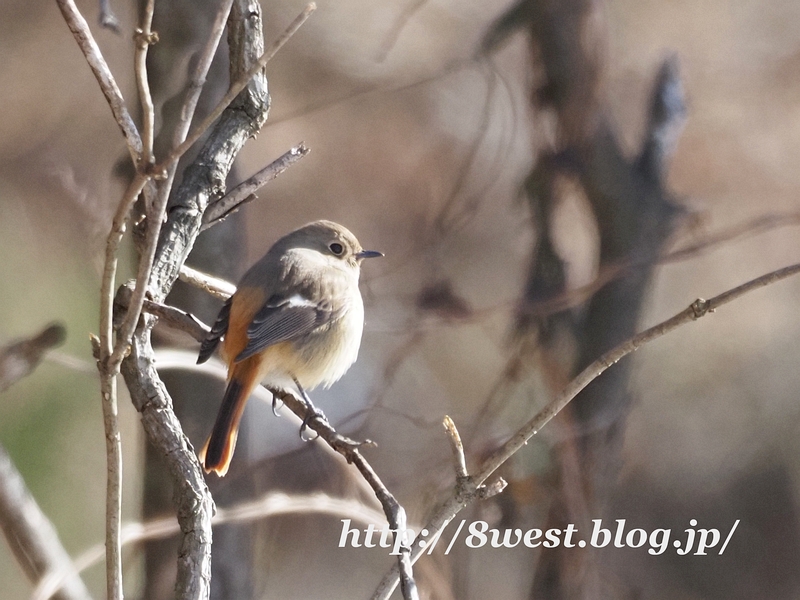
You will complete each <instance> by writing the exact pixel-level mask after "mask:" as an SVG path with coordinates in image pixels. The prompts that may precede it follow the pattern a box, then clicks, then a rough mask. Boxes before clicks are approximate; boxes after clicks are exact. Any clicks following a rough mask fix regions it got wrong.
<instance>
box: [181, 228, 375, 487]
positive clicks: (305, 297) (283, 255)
mask: <svg viewBox="0 0 800 600" xmlns="http://www.w3.org/2000/svg"><path fill="white" fill-rule="evenodd" d="M376 256H383V254H381V253H380V252H376V251H373V250H363V249H362V248H361V244H359V243H358V240H357V239H356V238H355V236H354V235H353V234H352V233H350V231H348V230H347V229H346V228H344V227H342V226H341V225H338V224H337V223H332V222H331V221H315V222H314V223H309V224H308V225H304V226H303V227H301V228H300V229H297V230H295V231H293V232H291V233H289V234H288V235H286V236H284V237H282V238H281V239H279V240H278V241H277V242H275V244H274V245H273V246H272V248H270V249H269V252H267V253H266V255H264V257H263V258H262V259H261V260H259V261H258V262H257V263H255V264H254V265H253V266H252V267H251V268H250V270H249V271H247V273H245V275H244V277H243V278H242V280H241V282H240V283H239V287H238V289H237V290H236V293H235V294H234V295H233V296H231V297H230V299H228V301H227V302H226V303H225V305H224V306H223V307H222V309H221V310H220V311H219V315H218V316H217V321H216V323H214V326H213V327H212V328H211V332H210V333H209V335H208V337H207V338H206V339H205V341H204V342H203V344H202V345H201V346H200V356H199V357H198V359H197V362H198V364H199V363H203V362H205V361H206V360H208V358H209V357H210V356H211V355H212V354H213V353H214V350H215V349H216V347H217V346H218V345H219V343H220V340H222V347H221V354H222V358H223V359H224V361H225V362H226V363H227V365H228V387H227V389H226V390H225V395H224V396H223V398H222V406H221V407H220V409H219V413H218V414H217V420H216V422H215V423H214V429H213V430H212V431H211V436H210V437H209V438H208V441H207V442H206V444H205V446H204V447H203V449H202V450H201V451H200V461H201V462H202V463H203V467H204V468H205V470H206V472H207V473H210V472H211V471H214V472H216V473H217V475H219V476H220V477H221V476H223V475H225V473H227V471H228V467H229V466H230V462H231V458H232V456H233V450H234V447H235V445H236V436H237V433H238V431H239V421H240V420H241V417H242V413H243V412H244V407H245V404H246V403H247V399H248V398H249V397H250V394H251V392H252V391H253V389H255V387H256V386H257V385H258V384H259V383H261V382H264V383H265V384H267V385H273V386H277V387H284V388H286V387H291V386H292V385H293V384H294V385H296V386H297V388H298V390H299V391H300V393H301V394H302V395H303V396H304V398H306V399H307V397H306V395H305V390H310V389H313V388H315V387H316V386H318V385H320V384H322V385H324V386H325V387H329V386H330V385H331V384H333V383H334V382H335V381H337V380H338V379H339V378H340V377H341V376H342V375H344V374H345V372H346V371H347V369H349V368H350V365H352V364H353V363H354V362H355V360H356V357H357V356H358V348H359V346H360V345H361V333H362V331H363V328H364V304H363V301H362V300H361V292H360V291H359V289H358V277H359V274H360V271H361V261H362V259H364V258H372V257H376Z"/></svg>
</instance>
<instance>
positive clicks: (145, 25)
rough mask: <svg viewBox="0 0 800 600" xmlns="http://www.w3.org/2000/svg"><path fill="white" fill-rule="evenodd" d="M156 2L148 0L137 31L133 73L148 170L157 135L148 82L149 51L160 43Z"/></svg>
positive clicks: (143, 165)
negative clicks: (154, 138) (151, 46)
mask: <svg viewBox="0 0 800 600" xmlns="http://www.w3.org/2000/svg"><path fill="white" fill-rule="evenodd" d="M154 10H155V0H147V2H146V3H145V7H144V15H142V25H141V27H139V28H138V29H137V30H136V35H134V37H133V39H134V40H135V41H136V50H135V52H134V59H133V67H134V68H133V71H134V74H135V76H136V87H137V89H138V90H139V103H140V104H141V106H142V121H143V122H144V125H143V132H142V158H141V161H140V163H141V166H142V167H143V168H145V169H147V168H148V167H149V166H150V164H151V163H152V162H153V136H154V135H155V133H154V129H155V120H156V115H155V109H154V108H153V97H152V96H151V95H150V84H149V82H148V81H147V50H148V48H150V45H151V44H155V43H156V42H158V34H157V33H154V32H153V31H152V30H151V27H152V25H153V11H154Z"/></svg>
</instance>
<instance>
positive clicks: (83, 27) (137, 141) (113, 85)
mask: <svg viewBox="0 0 800 600" xmlns="http://www.w3.org/2000/svg"><path fill="white" fill-rule="evenodd" d="M56 3H57V4H58V8H59V9H60V10H61V14H62V15H63V16H64V20H65V21H66V22H67V26H68V27H69V29H70V31H71V32H72V35H73V36H74V38H75V41H76V42H78V46H79V47H80V49H81V51H82V52H83V55H84V57H85V58H86V62H88V63H89V67H90V68H91V69H92V73H94V76H95V79H97V83H98V84H100V89H101V91H102V92H103V95H104V96H105V97H106V101H107V102H108V106H109V107H110V108H111V112H112V114H113V115H114V120H115V121H116V122H117V125H119V128H120V129H121V130H122V135H123V136H125V141H126V142H127V144H128V151H129V152H130V155H131V159H132V160H133V162H134V164H138V163H139V157H140V155H141V153H142V139H141V137H139V131H138V130H137V129H136V124H135V123H134V122H133V119H132V118H131V115H130V112H128V107H127V106H126V105H125V100H124V99H123V98H122V92H120V90H119V87H118V86H117V82H116V81H115V80H114V76H113V75H112V74H111V70H110V69H109V68H108V64H107V63H106V61H105V59H104V58H103V55H102V53H101V52H100V48H99V47H98V45H97V42H95V41H94V38H93V37H92V32H91V31H90V30H89V25H88V23H86V19H84V18H83V15H81V13H80V12H79V11H78V7H77V6H75V3H74V2H73V0H56Z"/></svg>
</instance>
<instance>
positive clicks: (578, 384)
mask: <svg viewBox="0 0 800 600" xmlns="http://www.w3.org/2000/svg"><path fill="white" fill-rule="evenodd" d="M798 273H800V263H797V264H794V265H790V266H788V267H784V268H782V269H778V270H776V271H772V272H770V273H767V274H766V275H762V276H761V277H757V278H756V279H753V280H751V281H748V282H747V283H744V284H742V285H740V286H737V287H735V288H732V289H730V290H728V291H726V292H723V293H722V294H719V295H717V296H714V297H713V298H711V299H710V300H703V299H697V300H695V301H694V302H692V304H691V305H689V307H688V308H686V309H684V310H682V311H681V312H679V313H678V314H676V315H675V316H673V317H671V318H669V319H667V320H666V321H662V322H661V323H659V324H657V325H654V326H653V327H650V328H649V329H646V330H644V331H642V332H641V333H639V334H637V335H635V336H633V337H632V338H630V339H628V340H626V341H625V342H622V343H621V344H619V345H618V346H616V347H615V348H613V349H611V350H609V351H608V352H606V353H605V354H603V355H602V356H601V357H600V358H598V359H597V360H596V361H594V362H593V363H592V364H590V365H589V366H588V367H586V368H585V369H584V370H583V371H581V373H580V374H579V375H578V376H577V377H575V378H574V379H573V380H572V381H571V382H570V383H569V384H568V385H567V386H566V387H565V388H564V389H563V390H562V391H561V393H560V394H559V395H558V396H557V397H556V398H554V399H553V400H552V401H551V402H550V403H549V404H548V405H547V406H545V407H544V408H543V409H542V410H541V411H539V413H537V414H536V415H535V416H534V417H533V418H532V419H531V420H530V421H528V422H527V423H526V424H525V425H523V426H522V428H520V429H519V431H517V432H516V433H515V434H514V435H513V436H512V437H511V438H510V439H509V440H508V441H507V442H506V443H505V444H503V445H502V446H501V447H500V448H499V449H498V450H497V451H496V452H495V453H494V454H493V455H492V456H490V457H489V458H488V459H486V460H485V461H484V462H483V464H482V465H481V467H480V469H479V471H478V473H477V474H476V475H473V476H472V477H470V478H469V479H468V480H466V481H465V482H464V483H463V484H462V485H459V484H457V485H456V490H455V491H454V493H453V494H452V495H451V497H450V498H449V499H448V500H446V501H445V502H444V503H443V504H442V505H441V506H440V507H439V508H438V509H437V510H436V511H435V513H434V516H433V517H432V518H431V519H430V521H429V522H428V524H427V525H426V526H425V529H426V530H427V531H428V535H426V536H422V535H420V536H418V537H417V539H416V540H415V542H414V547H413V549H412V554H411V560H412V562H416V560H417V559H418V558H419V557H420V556H421V555H422V552H423V550H424V547H423V545H422V544H421V542H423V541H425V542H427V541H428V540H430V539H431V538H432V537H433V536H436V535H439V534H440V532H441V530H442V529H444V528H445V527H446V526H447V524H448V523H449V522H450V521H451V520H452V519H453V518H454V517H455V516H456V515H457V514H458V513H459V512H460V511H461V510H462V509H463V508H465V507H466V506H467V505H468V504H469V503H470V502H471V501H472V500H474V499H475V498H476V497H479V495H480V490H481V489H482V488H481V485H482V484H483V483H484V482H485V481H486V479H488V478H489V477H490V476H491V475H492V473H494V472H495V471H496V470H497V469H498V468H499V467H500V466H501V465H502V464H503V463H504V462H506V461H507V460H508V459H509V458H510V457H511V456H513V455H514V454H515V453H516V452H517V451H518V450H519V449H520V448H522V447H523V446H524V445H525V444H526V443H527V442H528V440H529V439H530V438H531V437H533V436H534V435H536V434H537V433H538V432H539V431H540V430H541V429H542V427H544V426H545V425H546V424H547V423H548V422H549V421H550V420H551V419H552V418H553V417H555V416H556V415H557V414H558V413H559V412H561V410H562V409H563V408H564V407H565V406H566V405H567V404H569V402H570V401H571V400H572V399H573V398H575V396H577V395H578V393H580V391H581V390H583V389H584V388H585V387H586V386H587V385H589V383H591V382H592V381H593V380H594V379H596V378H597V377H599V376H600V375H601V374H602V373H603V372H604V371H605V370H606V369H608V368H609V367H611V366H612V365H614V364H615V363H617V362H618V361H619V360H620V359H622V358H623V357H625V356H627V355H628V354H630V353H632V352H634V351H636V350H638V349H639V348H641V347H642V346H643V345H645V344H647V343H649V342H651V341H653V340H655V339H657V338H659V337H661V336H663V335H665V334H667V333H669V332H671V331H673V330H675V329H677V328H678V327H681V326H683V325H686V324H687V323H690V322H692V321H696V320H697V319H699V318H701V317H704V316H705V315H707V314H708V313H712V312H714V311H715V310H716V309H717V308H719V307H720V306H723V305H724V304H727V303H728V302H732V301H733V300H735V299H737V298H739V297H741V296H743V295H744V294H746V293H748V292H751V291H753V290H756V289H759V288H762V287H764V286H766V285H770V284H773V283H776V282H778V281H781V280H783V279H786V278H787V277H791V276H793V275H796V274H798ZM398 573H399V571H398V569H397V567H396V566H395V567H393V568H392V570H391V571H390V572H389V573H387V574H386V576H385V577H384V578H383V580H382V581H381V583H380V584H379V586H378V590H379V593H378V592H376V594H375V595H374V596H373V598H375V599H376V600H378V599H383V600H386V599H388V598H389V596H390V595H391V593H392V592H393V591H394V589H395V587H396V586H397V582H398Z"/></svg>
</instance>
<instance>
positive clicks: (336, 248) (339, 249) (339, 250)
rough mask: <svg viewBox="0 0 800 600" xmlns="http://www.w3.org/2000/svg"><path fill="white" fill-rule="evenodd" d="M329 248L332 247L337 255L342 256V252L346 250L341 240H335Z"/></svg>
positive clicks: (332, 250)
mask: <svg viewBox="0 0 800 600" xmlns="http://www.w3.org/2000/svg"><path fill="white" fill-rule="evenodd" d="M328 248H330V249H331V252H333V253H334V254H335V255H336V256H341V255H342V252H344V246H342V245H341V244H340V243H339V242H333V243H332V244H331V245H330V246H328Z"/></svg>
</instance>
